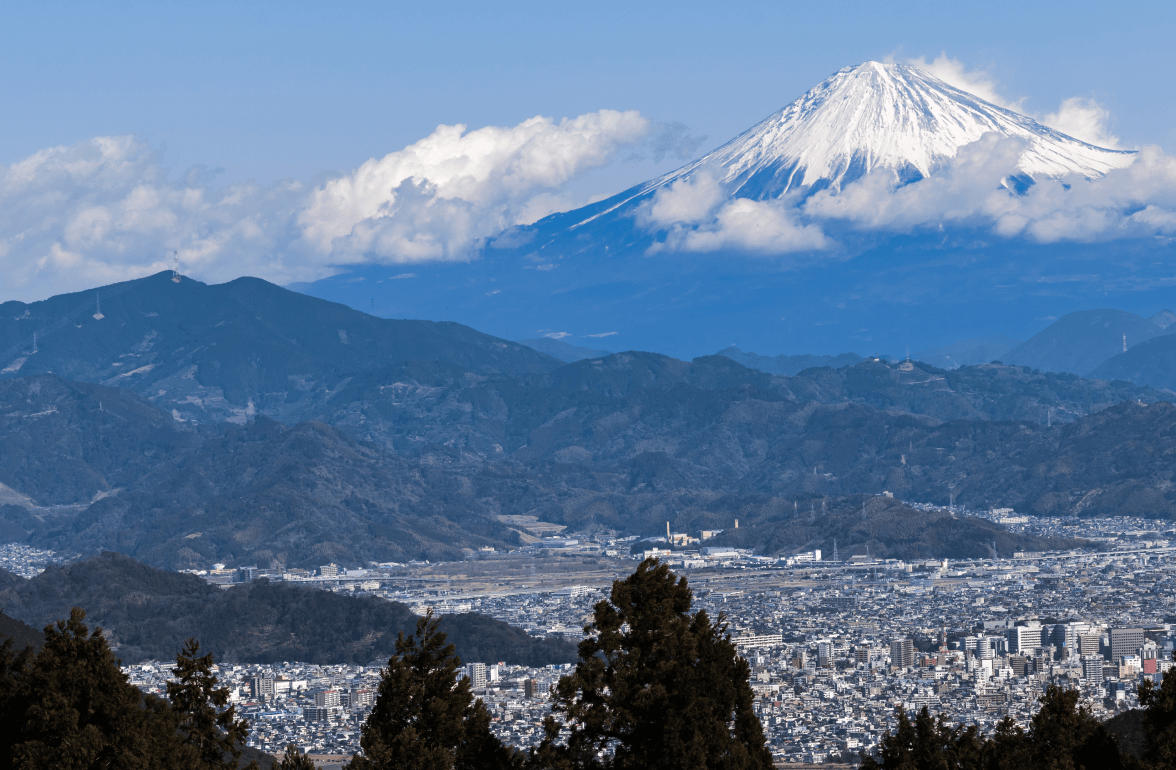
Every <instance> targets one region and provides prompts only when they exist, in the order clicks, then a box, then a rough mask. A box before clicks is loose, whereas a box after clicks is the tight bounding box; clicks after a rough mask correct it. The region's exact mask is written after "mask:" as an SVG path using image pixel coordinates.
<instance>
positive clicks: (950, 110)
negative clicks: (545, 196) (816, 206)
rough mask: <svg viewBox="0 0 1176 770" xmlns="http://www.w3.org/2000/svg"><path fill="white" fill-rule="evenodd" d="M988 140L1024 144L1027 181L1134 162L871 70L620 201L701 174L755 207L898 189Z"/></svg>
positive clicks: (950, 89)
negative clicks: (789, 197)
mask: <svg viewBox="0 0 1176 770" xmlns="http://www.w3.org/2000/svg"><path fill="white" fill-rule="evenodd" d="M989 133H996V134H999V135H1001V136H1007V137H1019V138H1021V139H1023V140H1024V141H1025V143H1026V146H1025V149H1024V150H1023V151H1022V153H1021V156H1020V161H1019V163H1018V170H1019V171H1020V172H1021V173H1023V174H1024V175H1026V176H1028V177H1030V178H1041V177H1054V178H1057V177H1063V176H1067V175H1070V174H1080V175H1082V176H1085V177H1088V178H1097V177H1100V176H1102V175H1104V174H1106V173H1107V172H1108V171H1111V170H1112V169H1116V168H1122V167H1123V166H1126V165H1128V164H1130V163H1131V161H1132V159H1133V157H1134V156H1135V153H1133V152H1128V151H1122V150H1108V149H1104V148H1102V147H1096V146H1094V145H1091V144H1088V143H1086V142H1083V141H1080V140H1078V139H1074V138H1073V137H1070V136H1067V135H1065V134H1063V133H1061V132H1059V131H1056V130H1054V129H1052V128H1049V127H1048V126H1044V125H1042V124H1040V123H1038V122H1037V121H1035V120H1033V119H1032V118H1029V117H1026V116H1024V115H1021V114H1018V113H1016V112H1013V111H1012V110H1008V109H1005V108H1003V107H998V106H997V105H995V104H992V103H990V102H987V101H985V100H983V99H981V98H980V97H978V96H975V95H973V94H970V93H968V92H966V91H962V90H960V89H959V88H956V87H954V86H951V85H948V84H947V83H945V82H944V81H942V80H940V79H939V78H936V77H935V76H934V75H931V74H930V73H928V72H926V71H924V70H921V69H919V68H917V67H913V66H910V65H907V64H883V63H880V62H873V61H870V62H866V63H864V64H861V65H858V66H856V67H846V68H845V69H842V70H840V71H838V72H837V73H836V74H834V75H833V77H831V78H829V79H828V80H826V81H825V82H823V83H821V84H820V85H818V86H817V87H815V88H813V89H812V90H810V91H809V92H808V93H806V94H804V95H803V96H801V97H800V98H799V99H797V100H796V101H794V102H792V103H791V104H789V105H788V106H787V107H785V108H784V109H782V110H780V111H779V112H777V113H775V114H774V115H771V116H769V117H768V118H766V119H765V120H763V121H761V122H760V123H759V124H757V125H755V126H753V127H752V128H750V129H748V130H747V131H745V132H744V133H742V134H740V135H739V136H737V137H735V138H734V139H732V140H731V141H730V142H728V143H727V144H725V145H723V146H722V147H719V148H718V149H717V150H715V151H713V152H711V153H710V154H709V155H707V156H705V157H703V158H701V159H700V160H697V161H694V162H693V163H691V164H689V165H687V166H685V167H683V168H681V169H678V170H677V171H674V172H672V173H670V174H667V175H665V176H663V177H660V178H658V179H654V180H651V181H650V182H647V183H646V184H644V185H640V186H639V187H637V188H634V189H633V190H631V191H630V195H627V196H625V199H626V200H632V199H633V198H634V197H638V196H643V195H645V194H646V193H649V192H651V191H653V190H655V189H657V188H660V187H663V186H665V185H667V184H670V183H671V182H673V181H675V180H678V179H681V178H683V177H687V176H692V175H694V174H695V173H697V172H699V171H700V170H702V169H704V168H705V169H708V170H709V173H711V174H713V175H714V176H715V177H716V179H717V181H719V182H720V183H721V184H722V186H723V187H724V188H725V189H726V190H727V192H728V193H729V194H730V195H733V196H737V197H742V198H752V199H757V200H766V199H770V198H777V197H780V196H782V195H784V194H785V193H786V192H788V191H790V190H807V191H810V192H812V191H816V190H820V189H825V188H832V189H840V188H841V187H842V186H843V185H845V184H848V183H850V182H852V181H854V180H855V179H858V178H860V177H862V176H863V175H865V174H867V173H869V172H871V171H875V170H879V169H889V170H891V171H892V172H893V173H894V174H895V181H896V182H900V183H903V182H911V181H915V180H918V179H921V178H923V177H927V176H931V175H932V174H934V173H935V171H936V169H938V168H940V167H941V166H943V165H944V164H945V163H947V162H948V161H949V160H951V159H952V158H953V157H955V155H956V153H957V152H958V151H959V150H960V148H961V147H963V146H965V145H968V144H971V143H973V142H975V141H977V140H979V139H980V138H981V137H982V136H984V135H985V134H989ZM623 204H624V201H619V202H618V203H617V205H623ZM601 213H604V212H601ZM598 216H599V214H598Z"/></svg>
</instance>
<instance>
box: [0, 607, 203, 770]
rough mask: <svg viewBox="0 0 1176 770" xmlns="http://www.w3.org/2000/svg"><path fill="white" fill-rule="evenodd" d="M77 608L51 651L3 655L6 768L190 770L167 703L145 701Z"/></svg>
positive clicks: (0, 706) (0, 688) (50, 633)
mask: <svg viewBox="0 0 1176 770" xmlns="http://www.w3.org/2000/svg"><path fill="white" fill-rule="evenodd" d="M85 617H86V613H85V612H84V611H83V610H82V609H80V608H78V607H75V608H73V610H72V611H71V612H70V616H69V619H68V620H60V621H58V622H57V623H56V624H55V625H50V626H46V627H45V631H44V634H45V636H44V640H45V644H44V647H43V648H42V649H41V650H40V651H36V652H34V651H33V650H32V649H31V648H30V649H26V650H25V651H24V652H22V653H20V654H19V655H13V654H12V645H11V643H5V644H4V645H3V646H2V647H0V725H2V726H3V727H2V729H0V768H22V769H24V768H27V769H28V770H32V769H33V768H48V767H52V768H91V767H94V768H97V767H118V768H128V769H129V770H140V769H141V770H148V768H150V769H151V770H155V769H156V768H160V769H165V768H181V767H186V766H187V765H185V763H184V755H183V752H182V750H181V748H182V747H181V746H180V745H179V740H178V738H177V735H176V719H175V716H174V714H173V713H172V710H171V707H170V705H169V704H168V703H167V701H164V700H162V699H159V698H144V696H143V694H142V693H141V692H140V691H139V689H138V688H136V687H135V686H134V685H132V684H131V683H130V682H129V681H128V680H127V677H126V675H125V674H124V673H123V672H122V670H121V669H120V668H119V665H118V661H117V660H116V659H115V657H114V654H113V653H112V652H111V651H110V647H109V646H108V645H107V643H106V639H105V638H104V637H103V635H102V629H100V628H95V629H94V631H93V632H90V630H89V629H88V628H87V627H86V624H85V622H84V620H85Z"/></svg>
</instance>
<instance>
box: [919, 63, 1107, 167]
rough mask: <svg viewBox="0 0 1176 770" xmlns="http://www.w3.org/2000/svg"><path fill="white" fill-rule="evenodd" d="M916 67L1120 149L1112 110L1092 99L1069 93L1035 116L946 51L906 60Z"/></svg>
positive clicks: (1097, 143)
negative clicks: (929, 58)
mask: <svg viewBox="0 0 1176 770" xmlns="http://www.w3.org/2000/svg"><path fill="white" fill-rule="evenodd" d="M907 63H908V64H911V65H913V66H915V67H918V68H919V69H922V70H926V71H927V72H930V73H931V74H932V75H934V76H935V77H937V78H939V79H940V80H942V81H943V82H945V83H947V84H948V85H951V86H955V87H956V88H958V89H960V90H961V91H967V92H968V93H970V94H975V95H976V96H979V97H980V98H981V99H983V100H984V101H986V102H991V103H992V104H995V105H997V106H998V107H1004V108H1005V109H1009V110H1014V111H1016V112H1020V113H1022V114H1025V115H1028V116H1029V117H1031V118H1034V119H1035V120H1037V121H1038V122H1039V123H1042V124H1044V125H1046V126H1049V127H1050V128H1053V129H1056V130H1058V131H1061V132H1062V133H1063V134H1066V135H1067V136H1072V137H1074V138H1075V139H1080V140H1082V141H1084V142H1086V143H1088V144H1093V145H1095V146H1096V147H1106V148H1108V149H1111V150H1117V149H1120V145H1119V137H1117V136H1115V135H1114V134H1112V133H1111V132H1110V129H1109V125H1110V122H1111V113H1110V110H1108V109H1107V108H1106V107H1104V106H1103V105H1101V104H1099V103H1098V102H1097V101H1095V100H1094V99H1090V98H1086V97H1081V96H1072V97H1070V98H1068V99H1063V100H1062V103H1061V105H1060V106H1059V107H1058V109H1057V111H1056V112H1051V113H1048V114H1046V115H1038V114H1034V113H1032V112H1028V111H1026V110H1025V106H1024V104H1025V97H1021V98H1019V99H1016V100H1009V99H1007V98H1005V97H1004V96H1002V95H1001V94H1000V93H999V92H998V90H997V82H996V78H994V77H993V76H992V75H991V74H990V73H988V72H986V71H984V70H978V69H968V67H967V66H966V65H965V64H964V63H963V62H961V61H960V60H959V59H953V58H951V57H950V56H948V55H947V54H946V53H940V54H939V56H937V57H935V59H934V60H932V61H930V62H929V61H927V60H926V58H924V57H919V58H918V59H908V60H907Z"/></svg>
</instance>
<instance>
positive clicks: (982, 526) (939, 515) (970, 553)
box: [714, 495, 1091, 560]
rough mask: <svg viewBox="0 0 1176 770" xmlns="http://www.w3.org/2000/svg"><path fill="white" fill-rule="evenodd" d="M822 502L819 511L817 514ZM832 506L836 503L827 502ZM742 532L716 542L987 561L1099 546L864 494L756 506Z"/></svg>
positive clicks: (827, 554) (787, 550)
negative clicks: (994, 556) (800, 503)
mask: <svg viewBox="0 0 1176 770" xmlns="http://www.w3.org/2000/svg"><path fill="white" fill-rule="evenodd" d="M811 503H816V505H814V506H813V508H814V509H816V508H819V509H820V514H819V515H811V514H810V507H809V504H811ZM826 503H828V505H826ZM748 513H750V514H751V515H750V516H745V517H743V518H741V519H740V520H739V528H738V529H727V530H724V531H723V532H722V534H720V535H719V536H718V537H717V538H716V539H715V541H714V544H715V545H730V546H734V547H743V548H756V549H757V550H758V551H760V552H761V553H764V554H768V555H776V554H791V553H797V552H799V551H811V550H813V549H814V548H819V549H820V550H821V552H822V556H823V558H825V559H829V558H831V557H832V556H833V552H834V547H836V548H837V550H838V551H839V552H840V554H841V558H843V559H848V557H849V556H850V555H852V554H854V553H858V554H868V555H869V556H871V557H873V558H876V559H906V560H912V559H935V558H939V559H977V558H980V559H984V558H991V556H992V553H993V545H994V544H995V549H996V552H997V553H998V554H999V555H1001V556H1004V557H1006V558H1007V557H1009V556H1012V555H1013V554H1014V553H1015V552H1017V551H1055V550H1066V549H1069V548H1082V547H1088V546H1090V545H1091V543H1089V542H1088V541H1084V540H1079V539H1077V538H1044V537H1038V536H1036V535H1028V534H1021V533H1016V532H1010V531H1009V530H1007V529H1005V528H1004V527H1002V526H1000V525H999V524H994V523H992V522H990V521H988V520H986V519H979V518H975V517H972V516H963V515H959V516H957V515H955V514H953V513H950V512H948V511H921V510H916V509H913V508H911V507H910V506H907V505H905V504H903V503H902V502H901V501H899V500H893V499H890V498H888V497H881V496H879V497H873V496H862V495H856V496H852V497H848V498H839V499H834V500H830V501H826V500H824V499H822V500H820V501H819V502H818V501H809V502H808V503H806V504H805V505H804V506H803V508H802V507H799V506H798V507H796V508H792V507H791V506H787V505H786V506H783V507H777V508H776V509H775V510H771V509H770V508H768V507H766V506H764V507H761V508H759V509H753V510H751V511H748Z"/></svg>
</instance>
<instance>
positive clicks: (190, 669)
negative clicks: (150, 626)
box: [167, 639, 257, 770]
mask: <svg viewBox="0 0 1176 770" xmlns="http://www.w3.org/2000/svg"><path fill="white" fill-rule="evenodd" d="M199 652H200V643H199V642H197V641H196V640H195V639H189V640H188V641H187V642H186V643H185V644H184V649H183V650H181V651H180V653H179V654H177V655H176V667H175V668H173V669H172V674H173V675H174V676H175V677H176V681H174V682H168V683H167V697H168V700H170V701H171V704H172V708H173V709H175V713H176V716H177V717H178V719H179V730H180V733H181V735H182V736H183V742H184V745H185V747H187V748H189V749H191V750H192V753H193V754H194V756H193V758H192V764H191V765H190V766H191V767H192V768H193V770H221V769H222V768H223V770H237V760H238V759H239V758H240V756H241V749H240V748H238V746H239V745H241V744H243V743H245V738H246V737H247V736H248V735H249V725H248V724H247V723H246V722H245V720H243V719H240V720H239V719H237V718H236V716H237V715H236V707H235V706H229V707H228V708H225V705H226V704H227V703H228V702H229V689H228V688H227V687H221V688H217V686H216V685H217V679H216V674H214V673H213V671H212V665H213V658H212V654H211V653H209V654H208V655H204V656H200V657H198V653H199ZM249 769H251V770H256V769H257V763H256V762H251V763H250V764H249Z"/></svg>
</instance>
